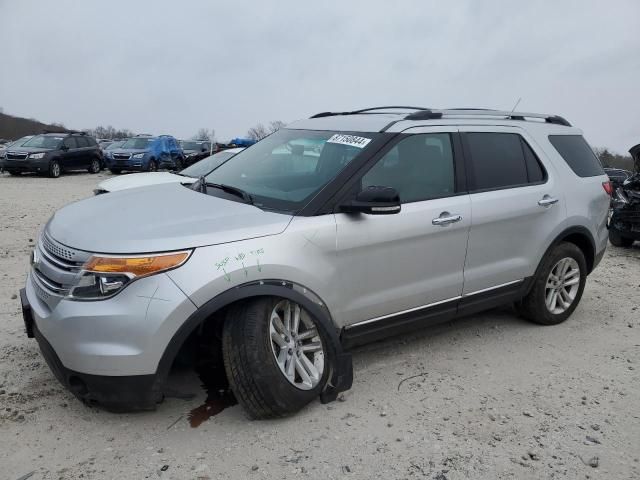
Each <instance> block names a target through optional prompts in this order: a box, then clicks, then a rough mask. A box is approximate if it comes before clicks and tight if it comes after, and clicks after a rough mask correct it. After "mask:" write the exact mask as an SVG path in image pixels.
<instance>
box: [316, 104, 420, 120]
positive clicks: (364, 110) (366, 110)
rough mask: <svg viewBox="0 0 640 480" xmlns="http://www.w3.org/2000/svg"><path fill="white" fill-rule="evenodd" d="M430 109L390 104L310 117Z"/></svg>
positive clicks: (317, 114) (321, 113)
mask: <svg viewBox="0 0 640 480" xmlns="http://www.w3.org/2000/svg"><path fill="white" fill-rule="evenodd" d="M396 109H400V110H429V109H428V108H425V107H407V106H401V105H390V106H386V107H370V108H361V109H359V110H352V111H350V112H320V113H316V114H315V115H312V116H311V117H309V118H322V117H335V116H339V115H358V114H360V113H384V112H378V111H377V110H396Z"/></svg>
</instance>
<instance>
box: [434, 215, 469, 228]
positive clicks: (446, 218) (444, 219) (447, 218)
mask: <svg viewBox="0 0 640 480" xmlns="http://www.w3.org/2000/svg"><path fill="white" fill-rule="evenodd" d="M460 220H462V215H451V214H450V213H449V212H442V213H441V214H440V216H439V217H438V218H434V219H433V220H431V225H437V226H439V227H444V226H445V225H449V224H450V223H456V222H459V221H460Z"/></svg>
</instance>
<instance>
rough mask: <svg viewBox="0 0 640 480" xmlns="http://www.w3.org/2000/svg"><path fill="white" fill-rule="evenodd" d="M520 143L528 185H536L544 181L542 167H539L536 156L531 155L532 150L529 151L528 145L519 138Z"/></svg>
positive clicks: (544, 176)
mask: <svg viewBox="0 0 640 480" xmlns="http://www.w3.org/2000/svg"><path fill="white" fill-rule="evenodd" d="M520 143H522V150H523V152H524V160H525V162H526V164H527V177H528V179H529V183H538V182H542V181H544V179H545V178H546V175H545V172H544V170H543V169H542V165H540V160H538V157H536V154H535V153H533V150H531V147H530V146H529V144H528V143H527V142H525V141H524V139H523V138H522V137H520Z"/></svg>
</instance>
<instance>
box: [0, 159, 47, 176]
mask: <svg viewBox="0 0 640 480" xmlns="http://www.w3.org/2000/svg"><path fill="white" fill-rule="evenodd" d="M2 168H3V169H4V170H7V171H12V172H39V173H42V172H48V171H49V160H46V159H42V158H41V159H38V160H33V159H28V158H27V159H24V160H10V159H8V158H4V159H3V160H2Z"/></svg>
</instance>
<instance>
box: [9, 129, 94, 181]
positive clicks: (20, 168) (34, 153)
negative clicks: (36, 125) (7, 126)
mask: <svg viewBox="0 0 640 480" xmlns="http://www.w3.org/2000/svg"><path fill="white" fill-rule="evenodd" d="M101 166H102V150H100V147H98V143H97V142H96V140H95V138H93V137H91V136H89V135H86V134H85V133H82V132H73V133H45V134H42V135H36V136H34V137H33V138H30V139H29V140H27V141H26V142H24V143H23V144H22V145H21V146H16V147H14V146H11V147H10V148H9V149H8V150H7V152H6V154H5V159H4V169H5V170H6V171H8V172H9V173H10V174H11V175H20V174H21V173H23V172H35V173H44V174H47V175H49V176H50V177H53V178H57V177H59V176H60V174H61V173H62V172H64V171H71V170H88V171H89V172H90V173H98V172H99V171H100V169H101V168H102V167H101Z"/></svg>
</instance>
